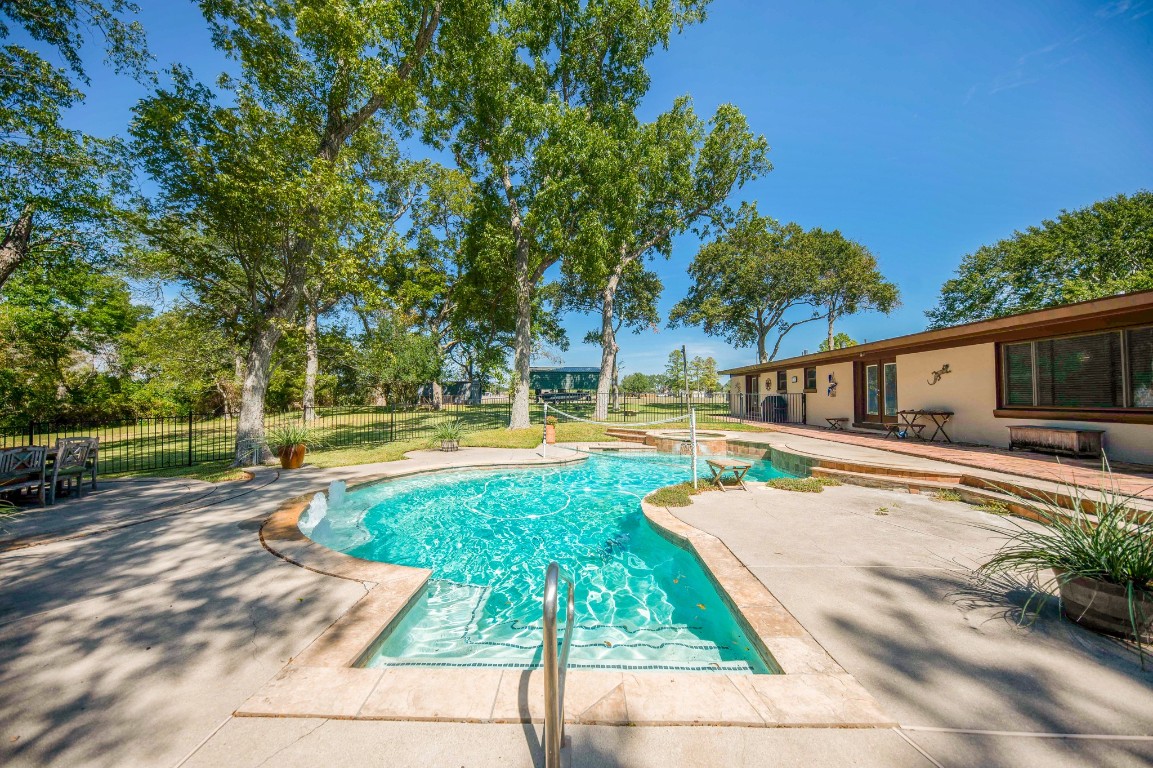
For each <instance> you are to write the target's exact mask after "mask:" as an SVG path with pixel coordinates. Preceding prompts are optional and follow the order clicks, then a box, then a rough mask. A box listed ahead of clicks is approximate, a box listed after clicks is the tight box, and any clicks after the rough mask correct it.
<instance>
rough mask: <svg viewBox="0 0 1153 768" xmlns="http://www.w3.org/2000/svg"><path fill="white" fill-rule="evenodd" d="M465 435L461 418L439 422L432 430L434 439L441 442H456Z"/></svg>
mask: <svg viewBox="0 0 1153 768" xmlns="http://www.w3.org/2000/svg"><path fill="white" fill-rule="evenodd" d="M463 435H464V424H463V423H462V422H461V420H460V419H453V420H452V421H444V422H441V423H440V424H437V425H436V427H435V428H434V429H433V431H432V439H433V440H437V441H440V442H456V441H459V440H460V438H461V437H462V436H463Z"/></svg>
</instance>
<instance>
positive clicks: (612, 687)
mask: <svg viewBox="0 0 1153 768" xmlns="http://www.w3.org/2000/svg"><path fill="white" fill-rule="evenodd" d="M583 459H584V456H580V457H579V458H576V459H573V458H561V457H558V460H557V461H556V462H555V463H567V462H571V461H579V460H583ZM533 465H536V466H539V465H540V462H539V461H534V462H532V463H527V462H526V463H523V464H516V463H508V462H502V463H499V464H496V463H494V464H484V463H480V464H471V465H468V466H444V467H422V468H420V469H418V470H416V471H409V472H405V471H402V472H393V473H387V474H382V475H379V476H372V477H368V478H364V479H363V480H361V481H358V482H357V483H356V486H363V485H367V484H371V483H375V482H380V481H382V480H387V479H393V478H399V477H409V476H412V475H415V474H423V473H425V472H434V471H445V470H460V469H497V468H513V467H515V468H525V467H528V466H533ZM312 495H313V494H307V495H302V496H297V497H295V498H293V499H290V500H288V501H287V502H285V503H284V504H283V505H281V507H280V508H279V509H278V510H277V511H276V512H274V513H273V514H272V515H271V516H270V517H269V518H268V519H267V520H266V521H265V523H264V525H263V526H262V527H261V529H260V540H261V543H262V544H263V545H264V547H265V548H266V549H268V550H269V552H271V553H272V554H274V555H276V556H277V557H281V558H282V559H284V560H287V561H288V562H291V563H293V564H295V565H298V566H300V567H303V568H308V569H310V570H314V571H317V572H319V573H324V574H327V575H331V576H336V577H339V578H344V579H352V580H356V581H360V582H362V583H363V584H364V585H365V588H366V593H365V595H364V597H362V598H360V600H358V601H357V602H356V603H354V604H353V605H352V607H350V608H349V609H348V610H347V611H346V612H345V613H344V614H343V615H342V616H340V618H338V619H337V620H336V621H335V622H333V624H332V625H330V626H329V627H328V628H327V629H326V630H324V631H323V632H322V633H321V634H320V635H319V636H318V637H317V638H316V639H315V640H314V641H313V642H312V643H311V644H310V645H309V646H308V647H306V648H305V649H304V650H303V651H302V652H301V653H300V654H298V655H297V656H296V657H294V658H293V659H292V660H291V661H290V662H289V663H288V664H287V665H286V666H285V667H284V668H283V669H282V670H281V671H280V672H279V673H278V674H277V675H276V677H274V678H273V679H272V680H270V681H269V682H268V683H267V684H266V685H265V686H263V687H262V688H261V689H260V690H258V691H257V692H256V693H255V694H253V695H252V696H251V697H250V698H249V699H248V700H247V701H246V702H244V703H243V704H242V705H241V706H240V707H239V708H238V709H237V710H236V711H235V713H234V714H235V715H236V716H237V717H326V718H332V719H356V720H418V721H419V720H426V721H453V722H473V723H526V722H535V723H539V722H541V721H542V718H543V706H544V689H543V672H542V671H541V670H540V669H517V668H493V667H484V666H478V667H475V668H474V667H458V666H451V667H448V666H446V667H433V666H429V667H385V668H377V669H373V668H365V667H359V666H357V664H358V663H360V662H361V661H362V659H363V658H364V657H365V656H366V655H367V654H369V653H370V652H371V650H372V648H373V647H374V646H375V645H376V644H377V642H378V641H379V638H380V637H381V635H382V634H384V633H385V632H387V631H388V630H389V629H390V628H391V627H392V626H393V625H395V623H396V622H397V621H399V620H400V618H401V617H402V616H403V615H404V612H405V610H406V609H407V608H408V606H409V605H410V604H411V603H412V602H413V601H414V600H415V599H416V598H417V596H418V595H419V594H420V592H421V590H422V589H423V588H424V586H425V584H426V583H427V581H428V579H429V577H430V576H431V571H429V570H427V569H422V568H410V567H408V566H400V565H394V564H391V563H379V562H371V561H367V560H361V559H359V558H355V557H352V556H350V555H345V554H342V553H339V552H336V551H335V550H331V549H329V548H327V547H325V546H323V545H320V544H317V543H316V542H314V541H312V540H311V539H309V538H307V537H306V536H305V535H304V534H303V533H301V532H300V529H299V528H298V527H297V521H298V519H299V517H300V515H301V514H302V513H303V511H304V510H305V508H306V507H307V506H308V502H309V500H310V499H311V498H312ZM642 506H643V508H644V514H645V516H646V518H648V520H649V521H650V522H651V523H652V524H653V526H654V527H655V528H656V530H658V531H660V532H662V534H663V535H665V536H666V537H668V538H670V539H671V540H673V541H674V542H676V543H679V544H681V546H684V547H686V548H688V549H690V550H691V551H692V552H694V553H695V554H696V555H697V557H698V558H700V560H701V562H702V564H703V565H704V567H705V571H706V573H708V574H709V576H710V578H712V579H713V581H714V583H715V584H716V586H717V588H718V592H719V593H720V594H721V595H722V596H723V597H724V598H725V600H726V601H727V602H728V603H729V607H730V608H731V609H733V613H734V615H735V616H736V617H737V619H738V620H739V621H740V622H742V624H744V625H745V628H746V631H747V633H748V634H749V636H750V637H751V638H753V639H754V642H757V643H758V644H759V645H760V646H761V647H760V650H761V651H762V655H764V656H765V657H766V660H772V661H773V662H775V666H776V667H777V668H779V670H780V671H781V672H782V673H783V674H773V675H748V674H728V673H716V674H701V673H691V672H689V673H685V672H676V671H672V672H666V671H650V670H644V671H639V670H638V671H633V670H628V669H620V670H614V669H579V668H574V669H570V670H569V671H568V674H567V678H566V694H565V699H566V708H565V714H566V722H571V723H585V724H597V725H651V726H656V725H727V726H747V727H760V728H765V727H819V728H829V727H833V728H889V727H893V726H894V725H895V724H896V723H895V722H894V721H893V720H892V718H890V717H889V716H887V715H886V714H885V713H884V712H883V711H881V709H880V707H879V706H878V704H877V702H876V701H875V700H874V699H873V698H872V696H870V695H869V694H868V692H867V691H865V690H864V688H862V687H861V685H860V684H859V683H858V682H857V681H856V680H855V679H854V678H853V677H852V676H851V675H849V674H848V673H846V672H845V671H844V669H842V668H841V666H840V665H839V664H837V663H836V661H835V660H833V659H832V657H831V656H829V654H828V653H827V652H826V651H825V649H824V648H823V647H821V645H820V644H819V643H817V641H816V640H815V639H813V638H812V636H811V635H809V633H808V632H807V631H806V630H805V628H804V627H803V626H801V624H800V623H799V622H798V621H797V620H796V619H795V618H794V617H793V616H792V614H790V613H789V612H788V611H787V610H786V609H785V608H784V606H782V605H781V604H780V602H778V601H777V600H776V598H775V597H773V595H772V593H770V592H769V591H768V589H766V588H765V587H764V585H763V584H761V583H760V581H759V580H757V579H756V577H755V576H753V575H752V573H751V572H749V570H748V569H747V568H745V566H744V564H743V563H741V561H740V560H738V559H737V558H736V556H735V555H733V554H732V552H731V551H730V550H729V549H728V547H726V546H725V545H724V544H723V543H722V542H721V541H720V540H719V539H717V538H716V537H714V536H711V535H709V534H707V533H704V532H703V531H700V530H699V529H697V528H694V527H693V526H691V525H688V524H687V523H685V522H684V521H682V520H680V519H679V518H677V517H676V516H674V515H673V514H672V513H671V512H669V510H668V509H666V508H664V507H656V506H653V505H651V504H647V503H643V504H642Z"/></svg>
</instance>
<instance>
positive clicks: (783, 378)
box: [777, 371, 789, 392]
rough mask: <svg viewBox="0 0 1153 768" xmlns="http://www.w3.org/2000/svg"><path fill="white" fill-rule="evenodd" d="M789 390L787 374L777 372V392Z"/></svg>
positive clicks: (785, 372) (786, 372)
mask: <svg viewBox="0 0 1153 768" xmlns="http://www.w3.org/2000/svg"><path fill="white" fill-rule="evenodd" d="M788 388H789V372H788V371H777V391H778V392H784V391H785V390H787V389H788Z"/></svg>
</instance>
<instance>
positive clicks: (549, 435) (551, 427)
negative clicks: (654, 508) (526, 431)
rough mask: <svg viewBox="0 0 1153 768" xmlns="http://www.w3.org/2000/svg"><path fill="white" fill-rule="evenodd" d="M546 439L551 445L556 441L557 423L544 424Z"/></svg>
mask: <svg viewBox="0 0 1153 768" xmlns="http://www.w3.org/2000/svg"><path fill="white" fill-rule="evenodd" d="M544 441H545V442H546V443H548V444H549V445H552V444H553V443H555V442H556V425H555V424H545V425H544Z"/></svg>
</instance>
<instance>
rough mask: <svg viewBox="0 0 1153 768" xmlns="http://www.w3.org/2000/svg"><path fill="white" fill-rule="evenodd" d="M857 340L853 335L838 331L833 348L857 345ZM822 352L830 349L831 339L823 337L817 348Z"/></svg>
mask: <svg viewBox="0 0 1153 768" xmlns="http://www.w3.org/2000/svg"><path fill="white" fill-rule="evenodd" d="M855 346H857V342H856V340H855V339H853V337H851V336H849V334H847V333H838V334H837V335H836V337H834V339H833V347H832V348H833V349H844V348H845V347H855ZM817 349H818V351H820V352H828V351H829V340H828V339H822V340H821V344H820V346H819V347H818V348H817Z"/></svg>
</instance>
